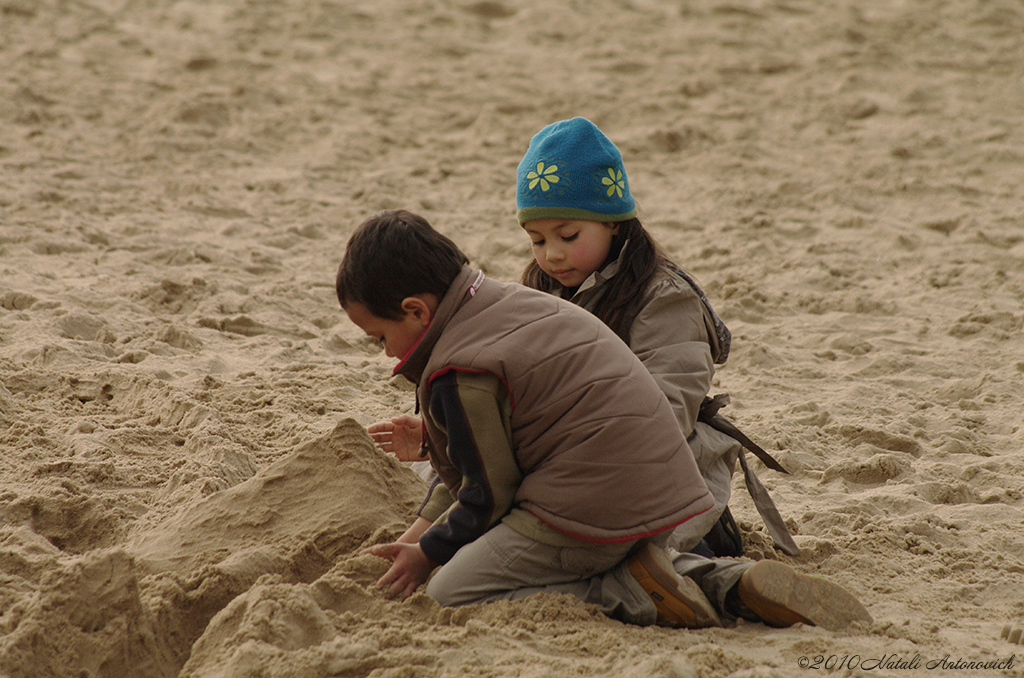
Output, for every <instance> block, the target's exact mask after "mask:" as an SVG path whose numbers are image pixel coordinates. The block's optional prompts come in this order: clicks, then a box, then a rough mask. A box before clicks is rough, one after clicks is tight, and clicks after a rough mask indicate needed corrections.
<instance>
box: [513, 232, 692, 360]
mask: <svg viewBox="0 0 1024 678" xmlns="http://www.w3.org/2000/svg"><path fill="white" fill-rule="evenodd" d="M616 223H618V225H619V232H618V233H617V234H615V237H614V238H612V243H611V249H610V250H609V251H608V258H607V259H606V260H605V261H604V263H603V264H602V265H601V267H602V268H604V267H605V266H607V265H608V264H610V263H611V262H613V261H615V260H616V259H618V258H619V254H621V252H622V246H623V244H626V245H627V248H626V255H625V256H624V257H623V258H622V268H620V269H619V272H618V273H616V274H615V277H613V278H612V280H611V283H610V285H609V287H608V290H607V291H606V292H605V293H604V294H603V295H602V296H601V298H600V299H599V300H598V301H597V304H596V305H595V306H594V309H593V313H594V315H596V316H597V317H598V318H600V319H601V320H602V321H603V322H604V324H605V325H607V326H608V327H610V328H611V329H612V331H613V332H615V334H617V335H619V337H620V338H621V339H622V340H623V341H625V342H626V343H629V323H627V320H628V321H631V320H632V318H633V316H634V315H635V311H636V309H637V308H639V306H640V304H641V302H642V301H643V298H644V294H645V293H646V292H647V288H648V287H649V286H650V284H651V280H652V279H653V278H654V274H655V273H656V272H657V271H658V267H659V266H660V265H662V264H667V265H669V266H672V267H673V268H674V267H675V264H673V263H672V262H671V260H669V258H668V257H667V256H665V254H664V252H662V251H661V248H660V247H658V245H657V244H656V243H655V242H654V239H653V238H651V235H650V233H648V232H647V230H646V229H645V228H644V227H643V224H641V223H640V220H639V219H637V218H636V217H634V218H632V219H629V220H627V221H619V222H616ZM521 281H522V283H523V284H524V285H526V286H527V287H532V288H534V289H537V290H541V291H543V292H552V293H556V294H558V293H561V292H562V285H561V283H559V282H558V281H557V280H555V279H554V278H552V277H551V276H549V275H548V274H547V273H545V272H544V271H542V270H541V268H540V265H539V264H537V260H536V259H531V260H530V263H528V264H527V265H526V269H525V270H524V271H523V276H522V279H521ZM574 291H575V290H574Z"/></svg>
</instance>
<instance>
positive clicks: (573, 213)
mask: <svg viewBox="0 0 1024 678" xmlns="http://www.w3.org/2000/svg"><path fill="white" fill-rule="evenodd" d="M516 216H517V217H518V218H519V225H520V226H522V225H523V224H525V223H526V222H528V221H536V220H537V219H573V220H575V221H600V222H602V223H603V222H606V221H627V220H629V219H632V218H633V217H635V216H636V208H635V207H634V208H633V209H631V210H629V211H628V212H623V213H622V214H601V213H600V212H591V211H590V210H581V209H577V208H575V207H523V208H521V209H519V210H517V211H516Z"/></svg>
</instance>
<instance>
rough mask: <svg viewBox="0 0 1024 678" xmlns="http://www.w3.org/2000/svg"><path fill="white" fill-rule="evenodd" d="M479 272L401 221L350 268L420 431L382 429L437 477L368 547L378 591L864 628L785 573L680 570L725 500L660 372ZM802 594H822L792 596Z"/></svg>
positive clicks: (447, 601)
mask: <svg viewBox="0 0 1024 678" xmlns="http://www.w3.org/2000/svg"><path fill="white" fill-rule="evenodd" d="M467 263H468V260H467V259H466V257H465V255H464V254H463V253H462V252H461V251H460V250H459V249H458V247H457V246H456V245H455V244H454V243H452V242H451V241H450V240H449V239H448V238H446V237H444V236H443V235H441V234H440V233H438V232H437V231H435V230H434V229H433V228H431V226H430V225H429V224H428V223H427V222H426V221H425V220H424V219H422V218H421V217H418V216H416V215H414V214H411V213H409V212H405V211H393V212H382V213H380V214H378V215H376V216H374V217H371V218H370V219H368V220H367V221H366V222H364V223H363V224H362V225H361V226H359V228H358V229H357V230H356V231H355V233H354V234H353V235H352V238H351V239H350V240H349V244H348V248H347V250H346V252H345V256H344V259H343V261H342V263H341V266H340V268H339V271H338V277H337V292H338V300H339V302H340V303H341V306H342V308H343V309H344V310H345V312H346V313H347V315H348V316H349V318H350V319H351V320H352V321H353V322H354V323H355V324H356V325H358V326H359V327H360V328H361V329H363V330H364V331H365V332H366V333H367V334H368V335H369V336H372V337H375V338H377V339H379V340H380V341H381V342H382V343H383V345H384V349H385V352H386V353H387V355H389V356H392V357H395V358H399V363H398V365H397V366H396V367H395V373H396V374H401V375H403V376H405V377H406V378H408V379H409V380H410V381H412V382H413V383H416V384H417V410H418V411H420V412H422V415H423V418H422V429H420V427H419V426H417V424H418V423H419V422H418V421H416V420H414V419H411V418H410V420H411V421H410V420H395V421H396V422H401V423H397V424H393V425H390V426H388V425H384V426H377V427H376V431H374V430H373V427H371V433H376V435H375V436H374V437H375V439H376V440H378V442H381V443H383V444H384V445H385V446H391V447H392V448H393V449H394V450H395V451H396V452H397V451H403V452H402V455H404V456H405V457H406V458H408V455H409V450H410V449H411V448H414V447H419V444H420V443H422V449H423V452H421V455H423V454H425V455H427V456H428V457H429V459H430V462H431V464H432V466H433V467H434V468H435V470H436V471H437V475H438V478H439V480H438V481H437V482H435V483H434V484H433V485H432V487H431V489H430V492H429V493H428V496H427V498H426V500H425V501H424V503H423V505H422V506H421V508H420V511H419V518H418V519H417V520H416V521H415V523H414V524H413V525H412V526H411V527H410V528H409V530H407V531H406V533H405V534H404V535H402V537H400V538H399V539H398V541H396V542H394V543H392V544H384V545H378V546H374V547H372V548H371V549H369V552H371V553H374V554H375V555H379V556H382V557H384V558H387V559H389V560H391V561H392V566H391V568H390V569H389V570H388V572H387V573H385V575H384V576H383V577H382V578H381V579H380V581H379V582H378V583H379V584H380V585H381V586H388V587H390V589H391V590H392V592H394V593H396V594H399V595H402V596H408V595H410V594H411V593H412V592H413V591H414V590H415V589H416V587H417V586H419V585H420V584H422V583H424V582H426V581H427V580H428V578H429V579H430V581H429V583H428V584H427V588H426V593H427V594H428V595H430V596H431V597H433V598H435V599H436V600H438V601H439V602H440V603H441V604H442V605H466V604H470V603H479V602H486V601H492V600H499V599H513V598H520V597H523V596H526V595H530V594H532V593H536V592H539V591H559V592H565V593H570V594H572V595H575V596H577V597H578V598H580V599H582V600H584V601H586V602H589V603H594V604H597V605H599V606H600V607H601V609H602V610H603V611H604V612H605V613H606V614H608V615H610V616H613V617H616V618H618V619H621V620H623V621H627V622H632V623H636V624H651V623H654V622H659V623H664V624H670V625H675V626H685V627H689V628H700V627H705V626H717V625H720V624H721V621H720V618H719V611H721V612H722V613H724V614H726V615H728V616H730V617H731V616H733V615H735V614H737V613H739V612H744V611H746V610H745V608H744V605H741V604H740V602H742V603H743V604H745V606H747V607H750V608H752V609H753V610H754V612H755V613H756V616H757V618H759V619H762V620H764V621H766V622H767V623H775V624H776V625H789V624H792V623H795V622H796V621H805V622H809V623H819V622H824V623H825V624H826V625H828V626H837V625H839V624H841V625H842V626H845V625H846V624H848V623H849V622H850V621H853V620H854V619H870V617H867V613H866V611H864V610H863V608H862V607H860V604H859V603H857V601H856V600H855V599H853V597H852V596H850V595H849V594H848V593H846V592H845V591H843V590H842V589H841V588H839V587H838V586H835V585H833V584H829V583H827V582H825V581H824V580H815V579H811V578H809V577H804V576H803V575H798V574H796V573H795V572H794V571H793V570H791V569H790V568H787V567H786V566H784V565H782V564H780V563H774V562H767V563H765V564H766V565H768V566H769V567H768V568H764V567H761V568H760V569H758V568H756V567H752V566H751V565H750V564H748V563H739V562H733V561H712V560H707V559H703V558H700V557H699V556H693V555H692V554H683V555H678V554H677V556H676V557H677V558H681V559H682V561H680V562H677V563H676V564H675V566H674V565H673V562H672V561H671V560H670V559H669V557H668V555H667V554H666V553H665V551H664V550H663V549H662V548H660V544H662V543H664V540H665V539H666V538H667V536H668V534H669V533H670V532H671V531H672V530H673V529H677V528H679V527H680V526H683V525H686V524H690V521H693V523H692V524H694V525H698V524H699V521H698V520H694V519H695V518H697V517H698V516H700V515H701V514H703V513H704V512H706V511H708V509H710V508H711V507H712V506H713V503H714V501H713V498H712V497H711V495H710V494H709V492H708V490H707V486H706V485H705V484H704V481H703V480H702V479H701V477H700V474H699V472H698V470H697V467H696V464H695V462H694V459H693V455H692V453H691V451H690V449H689V447H687V444H686V441H685V439H684V438H683V435H682V433H681V431H680V430H679V427H678V425H677V424H676V423H675V419H674V415H673V414H672V411H671V408H670V407H669V404H668V401H667V400H666V398H665V396H664V395H663V394H662V392H661V391H660V390H659V388H658V386H657V384H656V383H655V382H654V380H653V378H652V377H651V376H650V374H649V373H648V372H647V370H646V369H645V368H644V367H643V365H642V363H640V361H639V360H638V359H637V358H636V357H635V356H634V355H633V353H632V352H631V351H630V350H629V348H628V347H627V346H626V345H625V344H624V343H623V342H622V341H621V340H620V339H619V338H618V337H617V336H615V334H614V333H612V331H611V330H609V329H608V328H607V327H606V326H605V325H604V323H602V322H601V321H600V320H598V319H597V318H596V317H595V316H593V315H591V314H590V313H588V312H586V311H584V310H582V309H580V308H578V307H576V306H574V305H572V304H570V303H568V302H565V301H563V300H561V299H558V298H557V297H554V296H552V295H547V294H544V293H541V292H537V291H534V290H530V289H527V288H525V287H523V286H520V285H516V284H506V283H499V282H496V281H492V280H489V279H487V278H486V277H485V276H484V275H483V273H482V272H480V271H476V270H474V269H472V268H470V267H469V266H468V265H467ZM410 423H411V424H412V425H410ZM423 433H425V434H426V435H423ZM402 455H400V458H402ZM702 528H703V526H700V527H698V528H696V529H698V530H699V529H702ZM438 566H440V567H439V569H437V572H436V573H434V574H433V577H431V573H432V572H433V571H434V570H435V568H437V567H438ZM759 566H760V564H759ZM775 566H778V567H779V568H783V569H782V570H779V569H777V568H776V567H775ZM680 567H682V568H684V570H685V571H687V572H688V574H689V575H690V576H689V577H680V576H679V575H678V574H677V573H676V569H677V568H680ZM695 580H696V581H700V582H701V584H702V585H703V586H705V587H706V590H707V591H709V592H710V593H711V598H712V599H714V600H715V601H716V603H717V608H718V609H716V606H713V605H712V604H711V602H709V600H708V597H707V596H706V595H705V593H704V592H702V591H701V589H700V587H699V586H698V585H697V583H695ZM808 587H809V589H810V590H809V592H810V594H811V596H810V598H812V599H813V600H810V601H805V602H804V603H801V604H797V603H799V602H800V601H798V600H795V599H793V600H791V598H793V595H792V594H794V592H798V590H799V591H803V589H804V588H808ZM804 597H805V598H806V596H804ZM834 608H839V609H842V610H847V611H849V610H852V612H848V613H847V614H846V615H845V616H844V617H843V618H842V619H838V620H837V619H835V618H834V617H835V613H834V612H833V611H832V610H833V609H834Z"/></svg>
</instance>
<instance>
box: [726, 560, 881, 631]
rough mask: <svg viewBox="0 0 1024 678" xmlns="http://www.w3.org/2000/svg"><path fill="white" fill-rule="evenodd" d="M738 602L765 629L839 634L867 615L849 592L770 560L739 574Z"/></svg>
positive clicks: (864, 618) (868, 616)
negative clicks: (799, 627) (804, 627)
mask: <svg viewBox="0 0 1024 678" xmlns="http://www.w3.org/2000/svg"><path fill="white" fill-rule="evenodd" d="M737 592H738V593H739V596H740V600H742V601H743V604H744V605H746V606H747V607H749V608H750V609H751V610H753V612H754V613H755V614H756V615H757V616H758V617H760V618H761V619H762V621H764V623H765V624H768V625H769V626H777V627H785V626H792V625H793V624H796V623H797V622H803V623H804V624H813V625H814V626H820V627H822V628H825V629H828V630H830V631H839V630H841V629H845V628H846V627H847V626H849V625H850V624H852V623H853V622H856V621H861V622H867V623H870V622H871V621H872V619H871V615H870V614H869V613H868V611H867V610H866V609H864V606H863V605H861V604H860V601H858V600H857V599H856V598H855V597H854V596H853V595H852V594H851V593H850V592H849V591H847V590H846V589H844V588H843V587H841V586H839V585H838V584H833V583H832V582H830V581H828V580H826V579H822V578H820V577H812V576H809V575H806V574H801V573H799V572H797V571H796V570H794V569H793V568H791V567H789V566H788V565H785V564H783V563H780V562H778V561H774V560H762V561H760V562H758V563H757V564H756V565H754V566H753V567H751V568H750V569H749V570H747V571H746V572H744V573H743V576H742V577H741V578H740V584H739V586H738V587H737Z"/></svg>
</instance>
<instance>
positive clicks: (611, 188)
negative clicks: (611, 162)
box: [601, 167, 626, 198]
mask: <svg viewBox="0 0 1024 678" xmlns="http://www.w3.org/2000/svg"><path fill="white" fill-rule="evenodd" d="M601 183H602V184H604V185H605V186H607V187H608V197H609V198H610V197H612V195H613V194H615V193H618V194H619V197H620V198H621V197H622V192H623V191H624V190H626V181H625V179H623V178H622V170H616V169H615V168H614V167H609V168H608V176H606V177H601Z"/></svg>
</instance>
